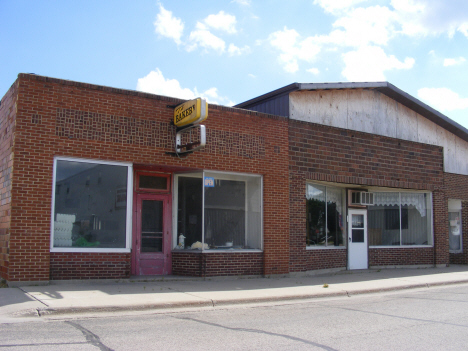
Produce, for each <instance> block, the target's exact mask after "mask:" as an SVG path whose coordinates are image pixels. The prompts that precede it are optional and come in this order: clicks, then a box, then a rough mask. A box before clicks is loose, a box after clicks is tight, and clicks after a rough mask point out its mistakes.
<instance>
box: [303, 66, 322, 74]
mask: <svg viewBox="0 0 468 351" xmlns="http://www.w3.org/2000/svg"><path fill="white" fill-rule="evenodd" d="M306 71H307V72H309V73H312V74H314V75H318V74H319V73H320V71H319V69H318V68H309V69H306Z"/></svg>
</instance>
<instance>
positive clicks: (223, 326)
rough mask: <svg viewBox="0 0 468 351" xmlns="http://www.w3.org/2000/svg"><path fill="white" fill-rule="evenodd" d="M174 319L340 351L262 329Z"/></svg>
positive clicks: (329, 350) (197, 320)
mask: <svg viewBox="0 0 468 351" xmlns="http://www.w3.org/2000/svg"><path fill="white" fill-rule="evenodd" d="M173 318H175V319H183V320H189V321H193V322H197V323H202V324H206V325H210V326H212V327H218V328H222V329H227V330H232V331H237V332H248V333H257V334H266V335H270V336H278V337H281V338H285V339H289V340H293V341H298V342H301V343H303V344H308V345H313V346H315V347H319V348H321V349H324V350H327V351H338V350H337V349H334V348H332V347H329V346H326V345H322V344H319V343H316V342H313V341H309V340H305V339H301V338H297V337H295V336H291V335H286V334H279V333H273V332H268V331H265V330H260V329H249V328H234V327H228V326H225V325H221V324H217V323H211V322H206V321H202V320H199V319H195V318H187V317H183V318H182V317H173Z"/></svg>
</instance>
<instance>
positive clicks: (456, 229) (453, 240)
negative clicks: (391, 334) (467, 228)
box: [448, 199, 463, 253]
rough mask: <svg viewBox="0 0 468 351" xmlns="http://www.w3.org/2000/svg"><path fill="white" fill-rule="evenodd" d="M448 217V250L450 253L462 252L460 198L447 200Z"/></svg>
mask: <svg viewBox="0 0 468 351" xmlns="http://www.w3.org/2000/svg"><path fill="white" fill-rule="evenodd" d="M448 208H449V213H448V217H449V218H448V219H449V250H450V252H451V253H461V252H463V244H462V242H463V240H462V222H461V219H462V217H461V210H462V205H461V200H452V199H450V200H449V201H448Z"/></svg>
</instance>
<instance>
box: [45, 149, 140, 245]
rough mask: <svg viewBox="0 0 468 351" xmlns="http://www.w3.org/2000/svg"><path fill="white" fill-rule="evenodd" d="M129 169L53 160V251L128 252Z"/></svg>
mask: <svg viewBox="0 0 468 351" xmlns="http://www.w3.org/2000/svg"><path fill="white" fill-rule="evenodd" d="M131 169H132V167H131V165H130V164H122V163H114V162H104V161H88V160H79V159H67V158H57V159H55V161H54V189H53V218H52V225H51V226H52V235H51V251H65V252H67V251H93V252H95V251H99V252H129V251H130V239H129V238H130V233H131V205H132V201H131V196H132V194H131V191H129V189H132V186H131V181H132V176H131V175H132V171H131Z"/></svg>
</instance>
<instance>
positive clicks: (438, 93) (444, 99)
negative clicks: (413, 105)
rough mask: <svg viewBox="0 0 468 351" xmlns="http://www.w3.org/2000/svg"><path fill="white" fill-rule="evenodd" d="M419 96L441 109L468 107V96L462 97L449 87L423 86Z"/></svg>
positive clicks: (452, 109)
mask: <svg viewBox="0 0 468 351" xmlns="http://www.w3.org/2000/svg"><path fill="white" fill-rule="evenodd" d="M418 97H419V98H420V99H421V100H424V101H425V102H426V103H427V104H429V105H431V106H433V107H434V108H436V109H438V110H441V111H454V110H464V109H468V98H462V97H460V95H458V94H457V93H456V92H454V91H452V90H450V89H448V88H422V89H419V90H418Z"/></svg>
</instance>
